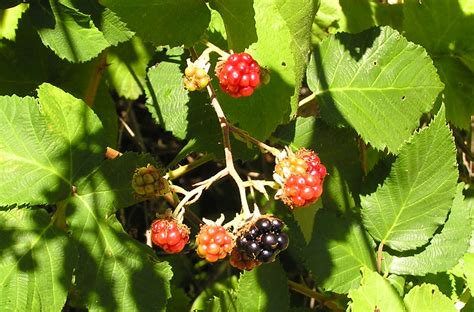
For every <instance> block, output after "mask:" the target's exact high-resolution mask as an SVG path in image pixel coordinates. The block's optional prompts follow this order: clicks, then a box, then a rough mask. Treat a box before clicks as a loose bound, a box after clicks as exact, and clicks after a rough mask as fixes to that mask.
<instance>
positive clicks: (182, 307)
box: [166, 276, 191, 311]
mask: <svg viewBox="0 0 474 312" xmlns="http://www.w3.org/2000/svg"><path fill="white" fill-rule="evenodd" d="M173 281H174V276H173ZM190 301H191V300H190V299H189V297H188V295H186V292H185V291H184V290H183V289H182V288H177V287H171V298H170V299H169V300H168V302H167V304H166V310H167V311H186V310H187V311H189V306H190Z"/></svg>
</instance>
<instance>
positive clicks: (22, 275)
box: [0, 209, 76, 311]
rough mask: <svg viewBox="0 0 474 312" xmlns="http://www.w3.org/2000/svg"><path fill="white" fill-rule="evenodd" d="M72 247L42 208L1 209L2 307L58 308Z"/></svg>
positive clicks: (65, 291) (64, 291) (70, 264)
mask: <svg viewBox="0 0 474 312" xmlns="http://www.w3.org/2000/svg"><path fill="white" fill-rule="evenodd" d="M75 257H76V255H75V249H74V248H73V244H72V242H71V240H70V239H69V238H68V237H67V236H66V234H65V233H64V232H62V231H60V230H59V229H57V228H56V227H55V226H54V225H53V223H52V222H51V220H50V218H49V216H48V214H47V213H46V211H45V210H42V209H37V210H30V209H12V210H9V211H0V289H1V291H0V306H1V307H2V310H3V311H61V309H62V307H63V306H64V304H65V302H66V297H67V295H68V290H69V287H70V284H71V280H72V273H73V265H74V263H75V260H76V259H75Z"/></svg>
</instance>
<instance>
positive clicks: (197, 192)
mask: <svg viewBox="0 0 474 312" xmlns="http://www.w3.org/2000/svg"><path fill="white" fill-rule="evenodd" d="M227 174H229V171H228V170H227V168H225V169H222V170H221V171H219V172H218V173H216V174H215V175H213V176H212V177H210V178H209V179H207V180H205V181H202V182H200V184H199V185H198V186H196V187H195V188H193V189H192V190H191V191H186V190H185V189H183V188H181V187H179V186H176V185H170V189H171V190H173V191H175V192H178V193H180V194H184V195H185V196H184V198H183V199H182V200H181V201H180V202H179V204H178V205H177V206H176V208H175V209H174V211H173V217H174V218H175V219H176V220H178V222H182V221H183V215H184V211H185V210H186V209H185V205H190V204H192V203H194V202H196V201H197V200H198V199H199V198H200V197H201V195H202V192H203V191H204V190H207V189H208V188H209V187H210V186H211V185H212V184H213V183H214V182H216V181H217V180H219V179H221V178H222V177H225V176H226V175H227Z"/></svg>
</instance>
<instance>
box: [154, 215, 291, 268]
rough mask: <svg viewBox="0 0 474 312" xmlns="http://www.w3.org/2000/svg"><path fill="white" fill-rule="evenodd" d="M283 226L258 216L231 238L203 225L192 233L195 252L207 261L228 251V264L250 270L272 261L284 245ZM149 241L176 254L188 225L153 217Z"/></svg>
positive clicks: (221, 230)
mask: <svg viewBox="0 0 474 312" xmlns="http://www.w3.org/2000/svg"><path fill="white" fill-rule="evenodd" d="M284 226H285V225H284V223H283V221H281V220H280V219H278V218H275V217H273V216H262V217H261V218H259V219H257V220H256V221H253V222H251V223H250V224H246V225H245V226H244V227H243V228H242V229H241V230H239V236H238V238H237V239H235V237H234V235H233V234H232V233H230V232H229V231H227V230H226V229H225V228H224V227H223V226H221V225H208V224H206V225H203V226H202V227H201V229H200V231H199V233H198V234H197V236H196V245H197V249H196V252H197V254H198V255H199V256H200V257H201V258H204V259H206V260H207V261H208V262H216V261H218V260H220V259H224V258H226V257H227V256H228V255H229V254H231V256H230V260H229V261H230V264H231V265H232V266H234V267H236V268H239V269H241V270H251V269H253V268H255V267H256V266H258V265H260V264H262V263H269V262H273V261H275V257H276V256H277V255H278V253H280V252H281V251H282V250H285V249H286V248H287V247H288V242H289V239H288V235H287V234H286V233H283V232H282V230H283V228H284ZM151 240H152V242H153V243H154V244H155V245H157V246H159V247H161V248H162V249H163V250H164V251H166V252H167V253H171V254H174V253H179V252H181V251H182V250H183V248H184V246H185V245H186V244H187V243H188V241H189V228H188V227H187V226H186V225H184V224H181V223H178V222H177V221H176V220H175V219H173V218H172V217H167V218H163V219H157V220H155V221H154V222H153V223H152V225H151ZM235 242H236V243H235ZM236 244H237V245H236Z"/></svg>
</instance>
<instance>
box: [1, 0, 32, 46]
mask: <svg viewBox="0 0 474 312" xmlns="http://www.w3.org/2000/svg"><path fill="white" fill-rule="evenodd" d="M18 2H19V1H18ZM27 8H28V6H27V5H26V4H24V3H23V4H20V5H16V6H14V7H12V8H9V9H6V10H4V11H2V12H1V14H0V20H1V22H0V39H3V38H5V39H8V40H15V37H16V29H17V26H18V22H19V21H20V18H21V16H22V15H23V13H24V12H25V11H26V9H27Z"/></svg>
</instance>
